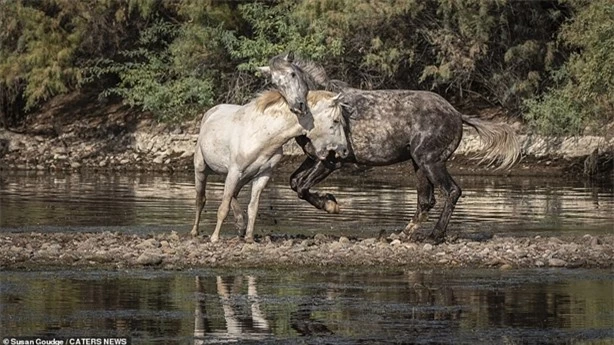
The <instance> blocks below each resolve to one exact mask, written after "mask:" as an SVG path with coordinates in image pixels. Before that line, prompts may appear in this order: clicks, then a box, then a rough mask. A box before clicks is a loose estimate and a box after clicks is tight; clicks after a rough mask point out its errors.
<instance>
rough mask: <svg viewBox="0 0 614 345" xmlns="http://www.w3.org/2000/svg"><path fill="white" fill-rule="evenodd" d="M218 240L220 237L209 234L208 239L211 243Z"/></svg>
mask: <svg viewBox="0 0 614 345" xmlns="http://www.w3.org/2000/svg"><path fill="white" fill-rule="evenodd" d="M219 240H220V238H219V237H218V236H215V237H213V236H211V238H210V239H209V241H211V243H216V242H218V241H219Z"/></svg>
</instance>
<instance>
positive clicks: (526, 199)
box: [0, 169, 614, 237]
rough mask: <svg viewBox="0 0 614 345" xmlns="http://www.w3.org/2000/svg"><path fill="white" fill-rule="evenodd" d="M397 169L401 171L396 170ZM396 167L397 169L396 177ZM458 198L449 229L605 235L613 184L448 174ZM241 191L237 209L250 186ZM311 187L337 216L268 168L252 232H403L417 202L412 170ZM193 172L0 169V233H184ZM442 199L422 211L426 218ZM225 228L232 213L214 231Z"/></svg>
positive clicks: (213, 206) (613, 213) (210, 214)
mask: <svg viewBox="0 0 614 345" xmlns="http://www.w3.org/2000/svg"><path fill="white" fill-rule="evenodd" d="M400 170H401V169H400ZM401 173H404V171H402V170H401V171H400V174H401ZM457 179H458V182H459V184H460V185H461V186H462V188H463V197H462V198H461V199H460V200H459V203H458V205H457V207H456V209H455V211H454V214H453V216H452V220H451V224H450V227H449V228H450V230H451V231H459V232H471V231H481V230H487V231H492V232H494V233H501V234H514V233H522V234H543V233H544V232H550V233H558V232H570V231H575V232H580V233H594V234H599V233H604V232H609V231H611V230H612V223H613V221H614V190H613V187H612V182H611V181H610V182H603V183H600V184H599V183H590V182H586V181H582V180H568V179H557V178H552V177H548V178H537V177H513V178H506V177H472V176H460V177H458V178H457ZM245 189H246V190H244V191H243V192H242V193H241V195H240V198H239V200H240V202H241V204H242V205H244V208H246V205H247V201H248V200H247V198H248V196H249V188H248V187H246V188H245ZM222 190H223V180H222V179H221V178H220V177H213V178H211V179H210V181H209V183H208V188H207V196H208V200H207V204H206V206H205V210H204V214H203V218H202V220H201V229H202V230H203V231H204V232H205V233H210V232H211V231H212V228H213V227H214V226H215V214H216V210H217V207H218V206H219V202H220V199H221V194H222ZM317 190H318V191H320V192H329V193H332V194H334V195H335V196H336V197H337V200H338V201H339V203H340V206H341V210H342V213H341V214H338V215H329V214H326V213H325V212H323V211H320V210H316V209H315V208H313V207H312V206H311V205H309V204H308V203H306V202H305V201H302V200H299V199H298V198H297V197H296V193H294V192H293V191H292V190H291V189H290V188H289V186H288V182H287V176H283V175H282V174H277V176H275V177H274V178H273V179H272V181H271V182H270V183H269V185H268V186H267V188H266V189H265V191H264V192H263V194H262V198H261V202H260V210H259V218H258V220H257V222H256V234H269V233H278V234H279V233H282V234H287V233H290V234H297V233H300V234H304V235H313V234H316V233H318V232H322V233H332V234H337V235H346V236H348V235H349V236H352V235H354V236H360V237H367V236H374V235H377V234H378V233H379V231H380V230H382V229H384V230H387V231H393V230H399V229H402V228H403V227H404V226H405V225H406V224H407V222H408V221H409V219H410V218H411V216H412V214H413V212H414V211H415V207H416V206H415V205H416V192H415V188H414V184H413V179H412V177H411V174H408V177H407V178H403V177H402V175H392V174H388V175H386V174H382V175H379V176H378V177H377V179H373V178H371V179H365V178H361V177H360V176H347V175H345V176H344V175H342V174H335V175H333V176H331V177H330V178H329V179H328V180H326V181H325V183H323V184H322V186H318V188H317ZM193 198H194V187H193V176H192V175H188V174H179V175H170V176H169V175H150V174H131V175H120V174H110V175H104V174H84V175H82V174H49V173H36V172H14V173H9V172H2V176H1V177H0V232H2V231H104V230H111V231H122V232H132V233H151V232H161V231H170V230H176V231H178V232H180V233H187V232H188V231H189V229H190V228H191V224H192V221H193V217H194V206H193V204H194V201H193ZM441 204H442V203H441V202H439V203H438V204H437V205H436V207H435V209H434V210H433V211H432V212H431V215H432V216H431V220H430V222H431V223H430V224H427V226H432V225H433V220H435V219H436V217H437V216H438V214H439V211H440V208H439V207H440V206H441ZM224 234H226V235H234V234H235V231H234V228H233V224H232V215H230V216H229V219H228V220H227V222H226V225H225V227H224V228H223V229H222V235H224Z"/></svg>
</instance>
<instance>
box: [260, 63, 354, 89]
mask: <svg viewBox="0 0 614 345" xmlns="http://www.w3.org/2000/svg"><path fill="white" fill-rule="evenodd" d="M285 63H287V61H286V60H285V59H284V58H283V57H282V55H278V56H276V57H274V58H272V59H271V60H270V65H271V67H273V68H280V67H282V66H283V65H282V64H285ZM292 64H293V65H294V66H296V67H298V69H299V70H300V71H301V72H303V75H302V77H303V80H305V82H306V83H307V86H308V87H309V89H310V90H326V91H331V92H341V90H342V89H344V88H348V87H349V85H348V84H347V83H346V82H344V81H341V80H338V79H329V78H328V74H326V70H324V67H322V65H320V64H318V63H316V62H314V61H312V60H309V59H304V58H300V57H297V58H294V59H293V61H292Z"/></svg>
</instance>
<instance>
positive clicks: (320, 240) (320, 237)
mask: <svg viewBox="0 0 614 345" xmlns="http://www.w3.org/2000/svg"><path fill="white" fill-rule="evenodd" d="M313 240H314V241H316V243H317V244H320V243H324V242H327V241H328V236H326V235H324V234H316V235H315V236H313Z"/></svg>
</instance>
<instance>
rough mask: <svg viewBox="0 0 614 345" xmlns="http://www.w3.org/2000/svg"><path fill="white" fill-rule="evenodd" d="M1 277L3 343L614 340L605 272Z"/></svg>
mask: <svg viewBox="0 0 614 345" xmlns="http://www.w3.org/2000/svg"><path fill="white" fill-rule="evenodd" d="M0 282H1V283H2V284H1V285H0V321H1V324H2V334H3V335H9V336H33V335H50V336H58V337H62V336H83V335H100V336H130V337H132V338H133V343H134V344H140V343H147V344H151V343H178V342H180V343H195V344H205V343H206V344H210V343H228V342H239V343H245V342H253V343H296V342H303V341H305V342H312V341H316V340H317V341H318V342H320V343H334V344H344V343H357V342H360V343H408V344H412V343H442V344H458V343H471V344H491V343H505V342H507V343H510V344H525V343H529V344H532V343H539V344H561V343H582V342H591V343H597V344H599V343H603V344H605V343H608V342H612V341H614V330H613V329H614V328H613V325H614V313H612V310H614V296H613V295H612V291H613V289H614V275H613V274H612V272H604V271H588V270H578V271H570V270H552V271H547V270H540V271H512V272H497V271H472V270H463V271H460V272H459V271H456V272H453V271H398V272H347V273H330V272H328V273H327V272H317V271H295V272H265V271H255V272H247V273H242V272H230V271H227V272H224V274H223V275H221V274H220V272H214V271H200V272H195V273H190V272H184V273H181V272H176V273H168V272H150V271H129V272H59V273H40V272H34V273H28V272H5V273H3V274H2V276H0ZM299 338H302V339H303V340H299Z"/></svg>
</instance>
